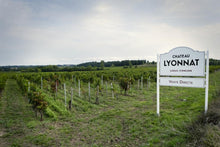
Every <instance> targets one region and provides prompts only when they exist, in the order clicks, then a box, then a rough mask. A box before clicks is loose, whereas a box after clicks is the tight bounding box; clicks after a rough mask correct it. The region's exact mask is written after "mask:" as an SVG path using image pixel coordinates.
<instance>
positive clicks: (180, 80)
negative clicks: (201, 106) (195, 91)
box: [160, 77, 205, 88]
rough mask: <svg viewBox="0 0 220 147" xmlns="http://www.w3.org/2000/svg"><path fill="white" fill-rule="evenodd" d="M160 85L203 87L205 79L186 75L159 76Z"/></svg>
mask: <svg viewBox="0 0 220 147" xmlns="http://www.w3.org/2000/svg"><path fill="white" fill-rule="evenodd" d="M160 86H176V87H196V88H205V79H204V78H186V77H160Z"/></svg>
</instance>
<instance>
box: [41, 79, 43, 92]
mask: <svg viewBox="0 0 220 147" xmlns="http://www.w3.org/2000/svg"><path fill="white" fill-rule="evenodd" d="M41 90H43V78H42V76H41Z"/></svg>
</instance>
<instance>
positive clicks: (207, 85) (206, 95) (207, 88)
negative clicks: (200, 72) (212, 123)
mask: <svg viewBox="0 0 220 147" xmlns="http://www.w3.org/2000/svg"><path fill="white" fill-rule="evenodd" d="M208 97H209V51H207V53H206V87H205V114H207V111H208Z"/></svg>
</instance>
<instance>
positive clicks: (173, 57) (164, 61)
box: [157, 47, 209, 115]
mask: <svg viewBox="0 0 220 147" xmlns="http://www.w3.org/2000/svg"><path fill="white" fill-rule="evenodd" d="M205 55H206V57H207V58H206V62H205ZM205 63H206V66H205ZM205 67H206V70H205ZM160 76H162V77H160ZM167 76H178V77H167ZM186 76H188V77H186ZM192 77H194V78H192ZM208 85H209V52H208V51H207V53H206V54H205V52H204V51H202V52H201V51H194V50H193V49H191V48H188V47H177V48H174V49H172V50H170V51H169V52H168V53H165V54H161V55H158V56H157V114H158V115H160V86H177V87H197V88H205V113H207V110H208Z"/></svg>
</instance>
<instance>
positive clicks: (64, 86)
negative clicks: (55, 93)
mask: <svg viewBox="0 0 220 147" xmlns="http://www.w3.org/2000/svg"><path fill="white" fill-rule="evenodd" d="M63 88H64V96H65V107H66V84H65V83H64V84H63Z"/></svg>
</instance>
